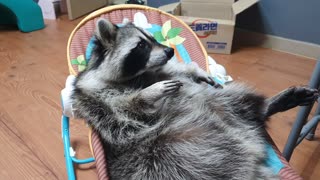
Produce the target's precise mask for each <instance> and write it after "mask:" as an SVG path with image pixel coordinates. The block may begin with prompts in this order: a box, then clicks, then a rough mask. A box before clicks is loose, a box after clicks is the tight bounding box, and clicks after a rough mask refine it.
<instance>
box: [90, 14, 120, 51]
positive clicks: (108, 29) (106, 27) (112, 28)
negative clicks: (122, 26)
mask: <svg viewBox="0 0 320 180" xmlns="http://www.w3.org/2000/svg"><path fill="white" fill-rule="evenodd" d="M117 29H118V27H117V26H116V25H114V24H112V23H111V22H110V21H108V20H106V19H103V18H100V19H98V21H97V24H96V32H95V36H96V38H98V39H99V40H100V41H102V43H103V44H105V45H107V44H109V43H111V42H112V41H114V38H115V35H116V32H117Z"/></svg>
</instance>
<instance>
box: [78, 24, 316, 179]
mask: <svg viewBox="0 0 320 180" xmlns="http://www.w3.org/2000/svg"><path fill="white" fill-rule="evenodd" d="M173 56H174V50H173V49H172V48H170V47H166V46H164V45H161V44H159V43H158V42H157V41H156V40H155V39H154V38H153V37H152V36H151V35H150V34H149V33H148V32H146V31H145V30H143V29H141V28H139V27H136V26H135V25H134V24H133V23H127V24H126V25H124V26H123V27H117V26H116V25H114V24H112V23H111V22H109V21H108V20H106V19H99V20H98V21H97V23H96V31H95V48H94V50H93V53H92V57H91V59H90V62H89V65H88V67H87V68H86V70H84V71H83V72H81V73H80V74H79V75H78V77H77V79H76V81H75V84H74V85H75V90H74V92H73V95H72V99H73V107H74V112H75V115H76V116H77V117H79V118H84V119H86V120H87V122H88V124H90V125H91V126H92V127H93V128H94V129H95V130H96V131H97V132H98V133H99V134H100V136H101V139H102V141H103V144H104V148H105V150H106V152H107V153H106V159H107V162H108V173H109V176H110V179H111V180H212V179H226V180H248V179H278V177H277V176H276V175H274V174H273V173H272V172H271V170H270V169H268V168H267V167H266V166H265V163H264V161H265V159H266V152H265V143H266V141H267V139H266V134H265V127H266V126H265V122H266V121H267V119H268V117H270V116H271V115H273V114H275V113H277V112H282V111H285V110H288V109H290V108H293V107H296V106H298V105H308V104H310V103H312V102H313V101H315V99H316V98H317V97H318V91H317V90H315V89H311V88H308V87H291V88H288V89H286V90H284V91H282V92H281V93H279V94H278V95H276V96H274V97H271V98H266V97H265V96H263V95H261V94H259V93H257V92H255V91H254V90H253V88H250V87H248V86H247V85H245V84H242V83H236V82H233V83H230V84H228V85H226V86H225V87H223V88H215V86H214V85H215V82H214V81H213V80H212V78H211V77H210V76H209V75H208V74H207V72H205V71H204V70H202V69H201V68H199V67H198V66H197V65H195V64H193V63H190V64H183V63H179V62H177V61H174V60H171V59H172V57H173Z"/></svg>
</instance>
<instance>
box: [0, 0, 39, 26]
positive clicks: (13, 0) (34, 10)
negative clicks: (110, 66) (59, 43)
mask: <svg viewBox="0 0 320 180" xmlns="http://www.w3.org/2000/svg"><path fill="white" fill-rule="evenodd" d="M0 24H1V25H9V24H17V26H18V28H19V29H20V30H21V31H22V32H31V31H35V30H39V29H42V28H44V27H45V25H44V21H43V16H42V11H41V8H40V7H39V5H38V4H37V3H35V2H34V1H33V0H0Z"/></svg>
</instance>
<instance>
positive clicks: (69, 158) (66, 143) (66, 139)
mask: <svg viewBox="0 0 320 180" xmlns="http://www.w3.org/2000/svg"><path fill="white" fill-rule="evenodd" d="M61 121H62V122H61V124H62V140H63V147H64V157H65V160H66V169H67V174H68V180H75V179H76V177H75V171H74V167H73V163H76V164H87V163H91V162H94V161H95V159H94V158H93V157H91V158H87V159H77V158H76V157H75V155H74V153H73V150H72V147H71V146H70V132H69V117H67V116H65V115H62V120H61ZM71 151H72V152H71Z"/></svg>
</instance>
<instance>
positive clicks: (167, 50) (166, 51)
mask: <svg viewBox="0 0 320 180" xmlns="http://www.w3.org/2000/svg"><path fill="white" fill-rule="evenodd" d="M164 53H166V56H167V57H168V58H169V59H170V58H172V56H173V54H174V50H173V48H165V49H164Z"/></svg>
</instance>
